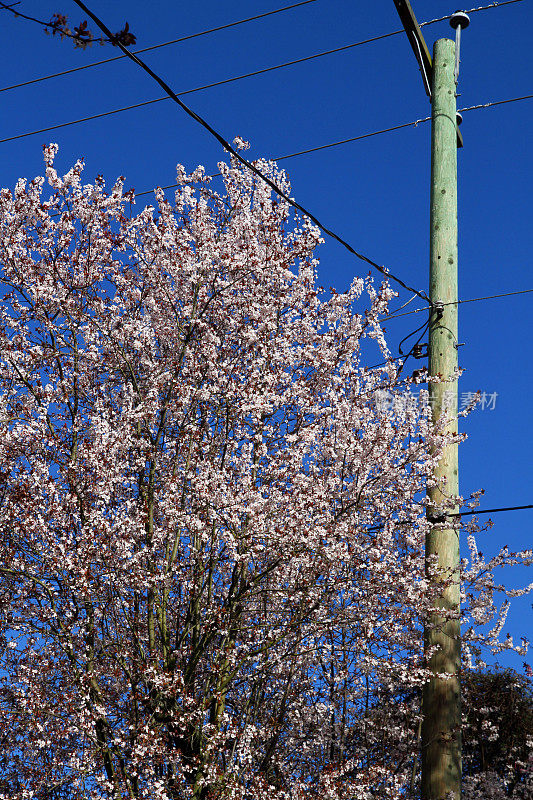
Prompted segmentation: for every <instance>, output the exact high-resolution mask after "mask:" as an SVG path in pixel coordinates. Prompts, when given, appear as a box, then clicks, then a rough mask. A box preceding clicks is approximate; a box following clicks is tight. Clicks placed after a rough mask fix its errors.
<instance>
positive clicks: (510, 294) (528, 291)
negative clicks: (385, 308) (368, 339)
mask: <svg viewBox="0 0 533 800" xmlns="http://www.w3.org/2000/svg"><path fill="white" fill-rule="evenodd" d="M532 292H533V289H521V290H520V291H517V292H504V293H503V294H489V295H487V296H486V297H469V298H466V299H465V300H451V301H450V302H449V303H442V305H443V306H458V305H461V304H462V303H477V302H478V301H479V300H496V299H497V298H499V297H513V296H514V295H517V294H531V293H532ZM430 309H431V306H424V307H423V308H413V309H412V310H411V311H404V312H403V313H402V314H396V313H393V314H389V315H388V316H386V317H382V319H381V322H385V321H386V320H389V319H397V318H398V317H408V316H410V315H411V314H418V313H419V312H420V311H429V310H430Z"/></svg>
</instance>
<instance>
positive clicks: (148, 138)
mask: <svg viewBox="0 0 533 800" xmlns="http://www.w3.org/2000/svg"><path fill="white" fill-rule="evenodd" d="M291 2H295V0H281V1H280V2H277V3H276V2H275V1H274V0H234V2H233V3H231V4H230V3H222V2H220V0H204V2H202V3H201V4H200V3H175V2H169V0H154V2H152V3H149V4H148V3H145V2H142V3H141V2H138V0H128V1H127V2H126V0H114V2H113V3H109V2H104V0H92V2H91V3H90V7H91V8H92V9H94V11H95V12H96V13H97V14H98V15H99V16H101V17H102V18H103V19H104V21H105V22H106V23H107V24H108V26H109V27H110V28H111V29H112V30H119V29H120V28H121V27H122V25H123V23H124V21H125V20H127V21H128V22H129V24H130V28H131V30H132V31H133V32H134V33H135V34H136V36H137V47H138V48H143V47H148V46H150V45H153V44H157V43H160V42H165V41H168V40H169V39H175V38H178V37H181V36H186V35H188V34H192V33H196V32H198V31H202V30H205V29H208V28H212V27H215V26H218V25H224V24H226V23H229V22H233V21H235V20H239V19H242V18H245V17H249V16H252V15H255V14H261V13H262V12H266V11H271V10H273V9H276V8H281V7H282V6H283V5H289V4H290V3H291ZM481 2H482V4H483V5H487V4H488V2H483V0H481ZM412 5H413V8H414V10H415V13H416V15H417V18H418V20H419V22H422V21H424V20H429V19H433V18H435V17H441V16H444V15H446V14H450V13H452V12H453V11H455V5H451V4H450V2H444V1H443V0H432V2H422V1H421V0H419V1H418V2H417V0H413V2H412ZM20 10H22V11H24V13H26V14H29V15H32V16H36V17H40V18H43V19H48V18H49V17H50V16H51V15H52V14H53V13H55V12H61V13H65V14H67V15H69V18H70V19H71V21H72V23H73V24H77V23H78V22H79V21H80V20H81V19H83V15H82V14H81V12H79V9H78V8H77V6H76V5H75V4H74V3H73V2H71V0H53V2H49V0H40V1H39V2H37V0H23V2H22V3H21V5H20ZM532 24H533V7H532V4H531V2H530V0H522V1H521V2H514V3H510V4H507V5H504V6H503V7H501V8H492V9H489V10H485V11H479V12H477V13H473V14H472V15H471V24H470V27H469V28H468V29H467V30H466V31H465V32H464V33H463V40H462V48H461V55H462V63H461V74H460V83H459V92H460V93H461V96H460V98H459V100H458V103H459V106H460V107H466V106H471V105H477V104H482V103H487V102H491V101H497V100H504V99H508V98H513V97H518V96H522V95H527V94H531V93H532V88H533V81H532V70H531V30H532ZM400 27H401V25H400V23H399V19H398V16H397V12H396V9H395V7H394V3H393V0H375V2H372V3H369V2H362V0H316V2H312V3H308V4H306V5H302V6H300V7H299V8H294V9H292V10H288V11H285V12H283V13H280V14H276V15H273V16H270V17H266V18H265V19H261V20H256V21H254V22H250V23H247V24H243V25H239V26H236V27H234V28H230V29H229V30H224V31H220V32H217V33H213V34H209V35H206V36H202V37H198V38H195V39H192V40H190V41H186V42H182V43H180V44H176V45H172V46H169V47H164V48H161V49H158V50H156V51H153V52H150V53H147V54H146V55H143V58H145V60H146V61H147V63H148V64H149V65H150V66H151V67H152V68H153V69H154V70H155V71H156V72H158V73H159V74H161V76H162V77H164V78H165V79H166V80H167V82H168V83H169V84H170V85H171V86H172V87H173V88H174V89H175V90H176V91H184V90H187V89H192V88H195V87H197V86H201V85H203V84H207V83H211V82H214V81H218V80H222V79H224V78H229V77H232V76H234V75H240V74H243V73H246V72H251V71H255V70H259V69H262V68H264V67H270V66H273V65H276V64H280V63H282V62H285V61H289V60H293V59H298V58H302V57H305V56H308V55H311V54H314V53H318V52H321V51H324V50H329V49H332V48H336V47H341V46H343V45H347V44H351V43H353V42H357V41H360V40H362V39H366V38H369V37H373V36H377V35H380V34H383V33H387V32H389V31H395V30H398V28H400ZM423 32H424V36H425V39H426V42H427V43H428V46H429V48H430V51H431V49H432V45H433V42H434V40H435V39H437V38H442V37H453V31H452V30H451V28H450V26H449V23H448V22H441V23H436V24H433V25H430V26H427V27H424V28H423ZM0 42H1V48H2V54H3V63H4V70H3V78H2V85H3V86H11V85H12V84H17V83H20V82H23V81H27V80H31V79H33V78H36V77H38V76H41V75H48V74H50V73H55V72H60V71H63V70H66V69H70V68H72V67H78V66H82V65H84V64H88V63H91V62H93V61H97V60H100V59H103V58H107V57H110V56H114V55H117V51H116V50H112V49H111V48H110V47H109V46H106V47H100V46H94V47H92V48H88V49H87V50H85V51H82V50H79V49H74V47H73V46H72V45H71V43H70V42H68V41H66V40H65V41H62V42H61V41H59V40H58V39H57V37H56V38H52V37H46V36H45V35H44V33H43V32H42V29H41V28H40V27H39V26H38V25H34V24H33V23H30V22H26V21H24V20H21V19H16V18H14V17H13V16H12V15H11V14H10V13H9V12H6V11H4V12H1V14H0ZM161 95H162V92H161V90H160V89H159V87H158V86H156V85H155V84H154V83H153V81H152V80H151V79H150V78H149V76H147V75H146V74H144V73H143V72H141V70H140V69H139V68H137V67H136V66H135V65H134V64H132V63H131V62H130V61H129V60H127V59H123V60H120V61H116V62H113V63H112V64H104V65H101V66H97V67H94V68H91V69H87V70H83V71H81V72H75V73H73V74H71V75H67V76H63V77H58V78H53V79H50V80H47V81H43V82H40V83H36V84H33V85H31V86H25V87H21V88H18V89H12V90H9V91H4V92H2V93H1V94H0V102H1V104H2V126H1V129H0V138H1V139H3V138H6V137H11V136H16V135H18V134H21V133H25V132H28V131H33V130H35V129H38V128H45V127H48V126H52V125H56V124H59V123H63V122H68V121H70V120H75V119H78V118H80V117H86V116H90V115H92V114H98V113H102V112H105V111H110V110H113V109H116V108H119V107H121V106H126V105H130V104H134V103H138V102H141V101H144V100H150V99H152V98H157V97H160V96H161ZM184 100H185V101H186V102H187V103H188V104H189V105H190V106H191V107H192V108H193V109H194V110H195V111H197V112H198V113H199V114H201V115H202V116H204V117H205V118H206V119H207V120H208V121H209V122H210V123H211V124H212V125H213V126H214V127H215V128H216V129H217V130H218V131H220V133H222V135H223V136H225V137H226V139H230V140H231V139H233V137H234V136H236V135H239V136H242V137H243V138H245V139H247V140H249V141H250V142H251V143H252V148H251V150H250V151H249V152H248V155H249V156H250V157H251V158H257V157H268V158H270V157H277V156H281V155H284V154H286V153H292V152H295V151H299V150H304V149H306V148H312V147H316V146H319V145H322V144H328V143H330V142H334V141H338V140H341V139H345V138H349V137H354V136H358V135H361V134H364V133H368V132H371V131H374V130H379V129H382V128H388V127H390V126H394V125H399V124H401V123H405V122H410V121H414V120H417V119H420V118H422V117H426V116H427V115H429V113H430V107H429V102H428V99H427V97H426V95H425V92H424V89H423V86H422V80H421V77H420V74H419V72H418V67H417V65H416V62H415V59H414V56H413V53H412V51H411V49H410V46H409V44H408V41H407V39H406V37H405V35H404V34H402V35H397V36H392V37H390V38H387V39H384V40H382V41H378V42H374V43H371V44H366V45H362V46H361V47H355V48H352V49H350V50H346V51H344V52H341V53H337V54H333V55H329V56H325V57H323V58H318V59H315V60H313V61H309V62H305V63H303V64H298V65H294V66H292V67H288V68H284V69H280V70H277V71H274V72H269V73H266V74H264V75H260V76H256V77H251V78H246V79H243V80H240V81H236V82H234V83H230V84H228V85H226V86H221V87H216V88H212V89H207V90H204V91H201V92H197V93H194V94H190V95H188V96H186V97H184ZM532 121H533V100H526V101H523V102H515V103H509V104H506V105H502V106H497V107H495V108H487V109H482V110H476V111H471V112H467V113H465V114H464V122H463V125H462V133H463V137H464V142H465V146H464V148H463V149H462V150H460V151H459V154H458V156H459V271H460V280H459V286H460V289H459V296H460V297H461V298H463V299H467V298H474V297H481V296H487V295H493V294H500V293H505V292H512V291H519V290H523V289H531V288H533V284H532V281H531V277H530V263H531V211H530V207H531V202H530V196H529V195H530V183H531V176H532V172H531V146H530V145H528V142H529V141H530V139H531V132H530V131H531V124H532ZM429 137H430V127H429V123H427V122H426V123H421V124H419V125H418V126H417V127H409V128H404V129H402V130H399V131H394V132H390V133H386V134H383V135H380V136H375V137H373V138H369V139H364V140H362V141H358V142H354V143H351V144H346V145H343V146H340V147H335V148H331V149H328V150H323V151H319V152H316V153H313V154H309V155H304V156H300V157H297V158H293V159H289V160H287V161H285V162H282V163H283V165H284V167H285V168H286V170H287V172H288V174H289V176H290V178H291V181H292V187H293V196H294V197H295V199H296V200H297V201H298V202H299V203H301V204H302V205H304V206H306V207H307V208H309V210H310V211H312V212H313V213H314V214H315V215H316V216H317V217H319V218H320V219H321V220H323V222H324V223H325V224H326V225H328V226H329V227H331V228H333V229H334V230H335V231H336V232H338V233H339V234H340V235H341V236H342V237H344V238H345V239H347V240H348V241H349V242H350V243H351V244H352V245H353V246H354V247H355V248H356V249H358V250H359V251H362V252H364V253H366V254H367V255H368V256H369V257H370V258H372V259H373V260H375V261H377V262H378V263H380V264H384V265H386V266H388V267H389V268H390V269H391V271H392V272H394V273H396V274H398V275H399V276H401V277H402V278H403V280H404V281H405V282H406V283H408V284H409V285H411V286H415V287H417V288H420V289H423V290H424V291H426V290H427V285H428V229H429V198H428V190H429V158H430V151H429V144H430V142H429ZM52 141H53V142H57V143H58V144H59V147H60V151H59V156H58V160H57V164H58V167H59V169H60V170H62V169H64V171H66V170H67V169H68V167H69V166H70V165H71V164H72V163H73V161H75V160H76V159H77V158H78V157H80V156H82V157H84V158H85V161H86V173H85V174H86V178H87V181H92V180H93V179H94V176H95V175H96V174H103V175H104V176H105V177H106V179H107V180H108V181H109V183H111V182H112V181H114V179H115V178H116V177H117V176H118V175H124V176H126V179H127V185H128V186H133V187H135V189H136V190H137V191H139V192H140V191H143V190H148V189H151V188H153V187H154V186H157V185H167V184H170V183H172V181H173V180H174V177H175V165H176V163H177V162H181V163H183V164H184V165H185V166H186V168H187V169H193V168H194V167H195V166H197V165H198V164H203V165H204V166H205V167H206V170H207V171H208V172H215V171H216V162H217V161H218V160H220V158H221V157H222V153H221V148H220V145H219V144H218V143H217V142H216V141H215V140H214V139H213V138H211V137H210V135H209V134H208V133H207V132H206V131H204V130H203V129H202V128H200V127H199V126H198V125H197V124H196V123H195V122H193V121H192V120H191V119H189V118H188V117H187V116H186V115H185V114H184V113H183V112H182V111H181V109H179V108H178V107H177V106H176V105H174V104H173V103H172V102H171V101H164V102H161V103H157V104H154V105H151V106H147V107H145V108H139V109H135V110H131V111H126V112H124V113H120V114H116V115H113V116H110V117H107V118H106V117H104V118H102V119H98V120H93V121H90V122H86V123H83V124H79V125H72V126H69V127H65V128H60V129H58V130H54V131H51V132H48V133H43V134H36V135H33V136H27V137H25V138H22V139H18V140H15V141H9V142H4V143H1V144H0V147H1V150H0V154H1V155H0V185H1V186H8V187H12V186H13V184H14V183H15V181H16V179H17V178H18V177H19V176H27V177H32V176H34V175H36V174H42V153H41V147H42V145H43V144H44V143H48V142H52ZM142 199H143V200H144V201H145V202H148V201H149V197H148V196H147V197H146V198H142ZM140 201H141V199H139V203H140ZM318 255H319V257H320V267H319V281H320V283H322V284H323V285H324V286H326V287H328V286H334V287H335V288H336V289H337V290H342V289H344V288H345V287H346V286H347V285H348V284H349V283H350V281H351V279H352V278H353V276H354V275H364V274H366V272H367V269H366V267H365V265H364V264H363V263H362V262H359V261H357V260H356V259H354V258H353V256H350V255H349V253H347V252H346V251H345V250H343V248H342V247H341V246H340V245H338V244H336V243H335V242H333V241H327V242H326V244H324V245H323V246H322V247H321V249H320V251H319V253H318ZM407 299H409V295H408V294H407V293H405V292H402V293H401V294H400V297H399V298H398V300H397V305H398V306H399V305H401V304H402V303H403V302H405V301H406V300H407ZM532 302H533V294H529V295H528V294H525V295H517V296H514V297H507V298H501V299H494V300H486V301H482V302H475V303H468V304H463V305H461V306H460V320H459V326H460V337H459V339H460V341H461V342H465V346H464V347H462V348H461V350H460V365H461V366H462V367H463V368H464V369H465V372H464V376H463V377H462V379H461V384H460V389H459V391H460V392H461V393H463V392H465V393H466V392H475V391H477V390H480V391H482V392H486V393H487V394H492V395H494V394H495V393H496V397H495V404H494V408H493V409H492V410H489V409H488V408H486V409H485V410H482V409H480V408H478V409H477V410H476V411H474V412H473V413H472V415H471V416H470V417H469V418H468V419H467V420H466V421H465V422H464V424H463V430H464V431H466V432H467V434H468V441H467V442H466V443H465V444H464V445H462V447H461V449H460V483H461V491H462V494H463V495H468V494H469V493H470V492H471V491H474V490H477V489H480V488H484V489H485V496H484V498H483V500H482V505H481V507H485V508H494V507H500V506H514V505H523V504H527V503H532V502H533V491H532V489H531V467H530V465H531V445H532V437H531V422H530V415H531V399H532V395H533V380H532V377H531V370H530V368H529V350H530V346H529V342H530V339H531V316H532V313H531V305H532ZM415 306H416V301H413V302H412V303H411V304H410V306H409V308H413V307H415ZM393 307H395V306H394V305H393ZM424 319H425V317H424V315H423V314H413V315H412V316H408V317H402V318H399V319H397V320H391V321H390V322H389V323H388V325H387V332H388V339H389V344H390V346H391V348H392V349H396V345H397V344H398V343H399V342H400V340H401V339H402V338H403V337H404V336H405V335H406V334H407V333H409V332H410V331H411V330H414V328H415V327H418V325H420V324H421V323H422V322H423V321H424ZM378 360H379V359H378ZM419 363H420V362H419ZM493 519H494V522H495V525H494V528H493V529H492V531H491V533H490V534H484V535H483V538H482V540H481V544H480V549H482V550H483V552H484V553H485V554H486V555H488V554H489V553H490V552H492V551H493V550H495V549H497V548H498V547H499V546H502V545H504V544H507V545H508V546H509V548H510V549H518V548H520V547H526V546H531V530H532V521H533V511H531V510H530V511H522V512H511V513H507V514H497V515H494V517H493ZM529 572H530V573H531V570H530V571H529ZM509 577H511V576H510V575H509ZM512 580H513V583H516V584H517V585H518V584H524V583H526V582H528V581H531V580H532V576H531V574H529V575H528V574H527V571H526V570H521V571H520V573H518V572H517V573H516V574H515V576H514V578H513V579H512ZM531 620H532V614H531V598H524V599H522V600H518V601H515V602H514V607H513V609H512V611H511V614H510V617H509V624H508V630H510V631H511V633H512V634H513V635H514V636H515V638H517V639H519V637H520V635H526V636H529V638H532V639H533V625H532V624H531ZM532 658H533V656H532V655H531V654H530V655H529V658H528V660H529V661H531V660H532ZM501 660H502V662H504V663H505V664H508V665H510V666H513V667H515V668H517V669H521V662H522V661H523V659H520V658H519V657H512V656H511V657H506V658H502V659H501Z"/></svg>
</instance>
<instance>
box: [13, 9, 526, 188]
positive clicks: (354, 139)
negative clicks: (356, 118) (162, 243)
mask: <svg viewBox="0 0 533 800" xmlns="http://www.w3.org/2000/svg"><path fill="white" fill-rule="evenodd" d="M508 1H509V2H511V1H512V2H519V0H508ZM520 2H522V0H520ZM348 46H350V45H348ZM328 52H336V51H328ZM319 55H324V54H323V53H322V54H319ZM315 57H317V56H309V57H308V58H306V59H299V60H298V61H290V62H287V64H297V63H300V61H302V60H304V61H307V60H309V58H315ZM287 64H281V65H278V66H275V67H266V68H265V69H262V70H259V71H258V72H249V73H246V74H245V75H237V76H235V77H233V78H225V79H224V80H222V81H216V82H215V83H207V84H205V85H204V86H197V87H196V88H195V89H186V90H185V91H183V92H178V93H177V94H176V95H175V96H176V97H184V96H185V95H187V94H194V93H195V92H201V91H203V90H204V89H211V88H213V87H214V86H222V85H223V84H225V83H231V82H232V81H239V80H241V79H242V78H248V77H250V76H252V75H259V74H261V73H262V72H270V71H271V70H274V69H280V67H282V66H287ZM532 98H533V94H525V95H522V96H521V97H510V98H508V99H507V100H495V101H493V102H490V103H480V104H479V105H475V106H467V107H466V108H460V109H458V111H460V112H463V111H476V110H478V109H480V108H491V107H493V106H501V105H505V104H506V103H516V102H518V101H520V100H531V99H532ZM171 99H174V98H173V97H172V96H171V95H167V96H166V97H156V98H154V99H153V100H143V101H142V102H140V103H133V104H132V105H129V106H122V107H121V108H114V109H113V110H112V111H103V112H102V113H100V114H91V116H89V117H80V118H79V119H72V120H69V121H68V122H60V123H58V124H57V125H50V126H48V127H47V128H38V129H37V130H35V131H27V132H26V133H18V134H16V135H15V136H7V137H5V138H4V139H0V144H5V142H14V141H16V140H17V139H24V138H25V137H26V136H35V135H36V134H38V133H48V132H49V131H55V130H58V129H59V128H67V127H69V125H78V124H80V123H82V122H90V121H91V120H93V119H101V118H102V117H110V116H112V115H113V114H120V113H121V112H122V111H130V110H131V109H133V108H142V107H143V106H149V105H153V104H154V103H161V102H163V101H164V100H171ZM180 105H181V104H180ZM430 119H431V117H422V118H421V119H415V120H413V121H412V122H403V123H401V124H400V125H393V126H391V127H389V128H382V129H381V130H377V131H371V132H370V133H363V134H361V135H360V136H352V137H350V138H349V139H341V140H339V141H337V142H330V143H329V144H322V145H318V146H317V147H310V148H308V149H307V150H300V151H298V152H296V153H289V154H288V155H284V156H279V157H278V158H276V159H275V160H276V161H282V160H283V159H285V158H295V157H296V156H302V155H306V154H307V153H316V152H318V151H319V150H327V149H328V148H330V147H338V146H339V145H342V144H348V143H349V142H357V141H359V140H360V139H368V138H370V137H371V136H378V135H379V134H381V133H389V132H390V131H397V130H400V129H401V128H412V127H415V128H416V126H417V125H419V123H421V122H428V121H429V120H430ZM162 188H165V187H162ZM166 188H170V187H166Z"/></svg>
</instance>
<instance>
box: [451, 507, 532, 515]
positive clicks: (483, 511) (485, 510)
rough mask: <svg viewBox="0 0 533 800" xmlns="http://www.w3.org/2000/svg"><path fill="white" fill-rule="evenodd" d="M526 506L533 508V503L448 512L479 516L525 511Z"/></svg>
mask: <svg viewBox="0 0 533 800" xmlns="http://www.w3.org/2000/svg"><path fill="white" fill-rule="evenodd" d="M526 508H533V505H529V506H508V507H507V508H481V509H476V511H457V512H455V513H452V514H446V516H447V517H472V516H477V514H496V512H498V511H523V510H524V509H526Z"/></svg>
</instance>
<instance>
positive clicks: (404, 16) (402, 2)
mask: <svg viewBox="0 0 533 800" xmlns="http://www.w3.org/2000/svg"><path fill="white" fill-rule="evenodd" d="M394 5H395V6H396V10H397V12H398V14H399V16H400V19H401V21H402V25H403V27H404V28H405V32H406V34H407V38H408V39H409V43H410V45H411V47H412V48H413V53H414V54H415V58H416V60H417V61H418V66H419V68H420V73H421V75H422V80H423V82H424V89H425V90H426V94H427V96H428V97H429V99H430V100H431V83H432V80H433V64H432V61H431V56H430V54H429V50H428V46H427V44H426V42H425V40H424V37H423V36H422V31H421V30H420V25H419V24H418V22H417V21H416V17H415V13H414V11H413V9H412V8H411V3H410V2H409V0H394ZM455 17H457V25H453V23H452V22H451V20H450V24H452V27H456V28H457V29H458V32H459V36H460V35H461V28H466V27H467V25H468V24H469V22H470V18H469V17H468V14H465V12H464V11H456V12H455V14H454V15H453V16H452V19H453V18H455ZM465 18H466V22H465V21H464V20H465ZM456 70H457V72H458V65H456ZM461 121H462V120H461ZM456 130H457V147H458V148H459V147H462V146H463V136H462V134H461V131H460V130H459V124H457V125H456Z"/></svg>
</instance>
